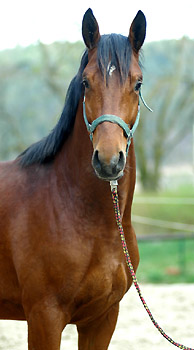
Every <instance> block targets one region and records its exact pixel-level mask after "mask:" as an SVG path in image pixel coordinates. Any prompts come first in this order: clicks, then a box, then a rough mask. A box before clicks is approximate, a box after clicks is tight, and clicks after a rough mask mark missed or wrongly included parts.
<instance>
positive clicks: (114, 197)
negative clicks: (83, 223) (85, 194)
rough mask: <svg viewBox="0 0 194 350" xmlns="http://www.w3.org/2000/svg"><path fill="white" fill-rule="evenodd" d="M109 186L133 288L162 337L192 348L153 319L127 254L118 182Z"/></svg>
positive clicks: (183, 347)
mask: <svg viewBox="0 0 194 350" xmlns="http://www.w3.org/2000/svg"><path fill="white" fill-rule="evenodd" d="M110 186H111V192H112V200H113V205H114V211H115V217H116V222H117V225H118V229H119V233H120V237H121V242H122V247H123V252H124V255H125V258H126V263H127V266H128V268H129V271H130V274H131V277H132V280H133V283H134V285H135V288H136V290H137V292H138V294H139V297H140V299H141V302H142V304H143V306H144V308H145V309H146V311H147V313H148V315H149V317H150V319H151V321H152V323H153V324H154V326H155V327H156V328H157V330H158V331H159V332H160V333H161V334H162V335H163V337H164V338H165V339H167V340H168V341H169V342H170V343H171V344H173V345H175V346H177V347H178V348H179V349H185V350H194V349H192V348H188V347H187V346H184V345H182V344H179V343H176V342H175V341H174V340H173V339H172V338H171V337H169V336H168V335H167V334H166V333H165V332H164V331H163V329H162V328H161V327H160V326H159V325H158V323H157V322H156V321H155V319H154V317H153V315H152V313H151V311H150V309H149V307H148V306H147V304H146V302H145V299H144V298H143V296H142V293H141V290H140V287H139V284H138V282H137V277H136V274H135V271H134V269H133V265H132V262H131V259H130V255H129V251H128V249H127V244H126V240H125V234H124V231H123V227H122V223H121V215H120V209H119V198H118V193H117V186H118V182H117V181H111V182H110Z"/></svg>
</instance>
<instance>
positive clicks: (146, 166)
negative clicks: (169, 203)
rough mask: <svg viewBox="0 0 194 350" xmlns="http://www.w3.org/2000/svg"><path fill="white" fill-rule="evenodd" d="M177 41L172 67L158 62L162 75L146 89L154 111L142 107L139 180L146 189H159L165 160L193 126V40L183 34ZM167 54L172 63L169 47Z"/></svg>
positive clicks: (139, 132) (137, 137)
mask: <svg viewBox="0 0 194 350" xmlns="http://www.w3.org/2000/svg"><path fill="white" fill-rule="evenodd" d="M176 44H178V45H176V46H177V47H176V50H178V54H177V55H176V50H175V48H174V47H173V53H174V57H173V67H172V66H171V65H170V64H169V67H170V69H166V70H163V67H162V66H158V69H159V68H160V70H161V68H162V71H163V74H162V77H160V79H157V78H156V79H155V81H153V82H152V83H151V84H148V85H151V86H149V91H148V89H147V90H146V91H145V96H146V100H147V101H149V104H150V105H151V107H152V108H153V110H154V112H153V114H151V113H150V112H148V111H147V110H146V111H145V110H144V111H143V114H144V116H143V121H141V123H140V125H139V127H138V130H137V134H136V136H135V137H136V142H135V145H136V153H137V160H138V169H139V173H140V181H141V184H142V187H143V188H144V189H145V190H157V189H158V187H159V184H160V177H161V167H162V166H163V164H164V160H165V159H166V158H167V157H168V156H169V153H171V152H172V151H173V149H174V148H175V147H176V146H177V144H178V143H179V142H181V141H182V140H183V138H184V137H185V136H186V135H187V134H188V133H189V132H190V130H191V128H192V123H193V122H192V121H193V116H194V89H193V87H194V75H193V73H192V74H191V69H192V68H191V67H192V66H193V62H192V56H191V55H190V52H191V45H192V46H193V42H191V41H190V40H188V39H186V38H183V39H182V40H180V41H179V42H178V43H176ZM163 48H164V49H165V45H164V46H163ZM166 55H167V59H168V57H169V59H170V60H171V63H172V57H171V55H170V54H169V50H167V51H166ZM149 73H150V76H152V80H154V79H153V75H152V74H151V72H149ZM149 73H147V74H148V75H149ZM142 108H143V107H142Z"/></svg>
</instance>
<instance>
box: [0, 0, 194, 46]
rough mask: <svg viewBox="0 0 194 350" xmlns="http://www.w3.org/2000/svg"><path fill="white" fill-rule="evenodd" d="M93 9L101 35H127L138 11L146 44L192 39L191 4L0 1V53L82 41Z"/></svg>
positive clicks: (187, 1)
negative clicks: (39, 43) (88, 13)
mask: <svg viewBox="0 0 194 350" xmlns="http://www.w3.org/2000/svg"><path fill="white" fill-rule="evenodd" d="M89 7H90V8H92V10H93V11H94V13H95V16H96V17H97V18H98V22H99V25H100V29H101V32H102V33H103V34H105V33H110V32H115V33H121V34H124V35H127V33H128V30H129V24H130V23H131V21H132V19H133V18H134V16H135V14H136V13H137V11H138V10H140V9H141V10H142V11H143V12H144V13H145V15H146V18H147V22H148V27H147V37H146V42H150V41H158V40H163V39H180V38H182V37H183V36H187V37H189V38H194V25H193V13H194V2H193V0H185V1H175V0H171V1H169V0H168V1H167V0H163V1H155V0H138V1H132V0H121V1H120V2H119V1H115V2H114V1H109V0H107V1H103V0H98V1H96V0H85V1H78V0H74V1H67V0H55V1H49V0H47V1H46V0H34V1H31V0H18V1H14V0H6V1H1V11H0V33H1V39H0V49H5V48H13V47H14V46H16V45H25V46H26V45H29V44H32V43H35V42H36V41H37V40H40V41H42V42H43V43H46V44H49V43H52V42H53V41H56V40H57V41H58V40H62V41H63V40H68V41H71V42H72V41H77V40H81V30H80V29H81V21H82V17H83V14H84V12H85V11H86V10H87V9H88V8H89Z"/></svg>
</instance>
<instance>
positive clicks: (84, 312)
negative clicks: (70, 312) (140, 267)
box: [73, 261, 128, 323]
mask: <svg viewBox="0 0 194 350" xmlns="http://www.w3.org/2000/svg"><path fill="white" fill-rule="evenodd" d="M127 288H128V279H127V274H126V270H125V266H124V264H122V263H118V262H115V261H112V262H111V263H110V262H107V263H106V265H104V264H100V265H96V266H94V267H92V268H91V269H90V270H89V271H88V273H87V275H86V276H85V278H84V280H83V281H82V284H81V285H80V288H79V290H78V292H77V295H76V297H75V306H76V311H75V315H74V317H73V322H76V323H77V322H78V321H81V322H83V321H85V320H87V321H88V320H92V319H93V318H96V317H98V316H99V315H101V314H102V313H104V311H105V310H107V309H109V308H110V307H111V306H112V305H113V304H115V303H117V302H119V301H120V300H121V299H122V297H123V295H124V294H125V293H126V291H127Z"/></svg>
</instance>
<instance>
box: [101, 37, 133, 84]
mask: <svg viewBox="0 0 194 350" xmlns="http://www.w3.org/2000/svg"><path fill="white" fill-rule="evenodd" d="M131 54H132V48H131V44H130V41H129V39H128V38H127V37H125V36H123V35H120V34H109V35H102V36H101V38H100V40H99V43H98V48H97V61H98V66H99V69H100V71H101V73H102V75H103V76H104V77H105V79H106V82H107V84H108V81H109V77H110V76H111V75H112V73H113V71H114V70H117V71H118V72H119V74H120V80H121V83H124V81H125V80H126V79H127V77H128V75H129V69H130V63H131Z"/></svg>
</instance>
